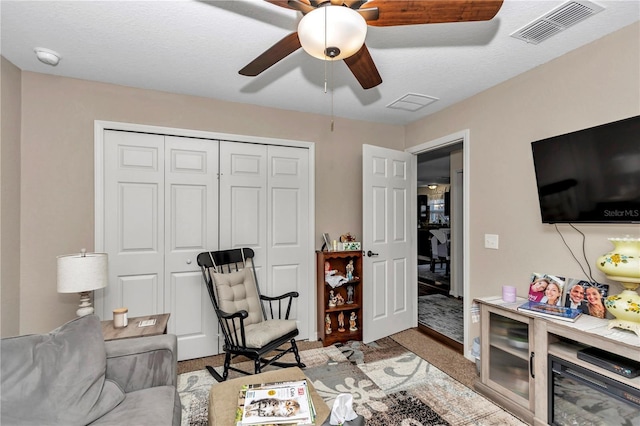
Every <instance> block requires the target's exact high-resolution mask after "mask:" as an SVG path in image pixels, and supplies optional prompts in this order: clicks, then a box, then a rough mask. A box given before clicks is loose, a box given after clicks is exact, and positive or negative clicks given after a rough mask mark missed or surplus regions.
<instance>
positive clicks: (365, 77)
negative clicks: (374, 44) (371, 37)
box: [344, 44, 382, 89]
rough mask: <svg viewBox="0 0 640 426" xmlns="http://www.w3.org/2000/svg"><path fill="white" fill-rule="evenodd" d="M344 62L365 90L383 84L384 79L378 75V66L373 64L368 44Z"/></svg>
mask: <svg viewBox="0 0 640 426" xmlns="http://www.w3.org/2000/svg"><path fill="white" fill-rule="evenodd" d="M344 62H345V63H346V64H347V66H348V67H349V69H350V70H351V72H352V73H353V75H354V76H355V77H356V79H357V80H358V82H359V83H360V85H361V86H362V88H363V89H371V88H372V87H376V86H377V85H378V84H380V83H382V77H380V74H379V73H378V69H377V68H376V64H374V63H373V59H372V58H371V55H370V54H369V49H367V45H366V44H363V45H362V47H361V48H360V50H358V52H357V53H356V54H354V55H352V56H349V57H348V58H345V59H344Z"/></svg>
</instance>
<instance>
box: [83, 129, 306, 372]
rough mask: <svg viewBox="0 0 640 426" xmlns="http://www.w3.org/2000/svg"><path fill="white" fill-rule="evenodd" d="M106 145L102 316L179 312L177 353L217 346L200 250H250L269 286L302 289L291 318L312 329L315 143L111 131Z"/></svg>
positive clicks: (101, 163) (267, 289)
mask: <svg viewBox="0 0 640 426" xmlns="http://www.w3.org/2000/svg"><path fill="white" fill-rule="evenodd" d="M101 148H102V152H101V153H100V154H102V157H101V159H98V157H97V160H96V164H97V165H96V174H97V177H96V181H97V182H98V185H97V186H96V188H97V189H96V200H97V203H96V206H97V207H96V209H97V210H98V209H101V211H99V212H97V213H98V214H97V216H101V217H103V218H104V220H103V225H102V226H101V225H100V223H99V221H98V220H96V228H97V230H96V234H97V235H99V236H100V237H101V239H102V241H103V244H102V247H101V250H102V251H104V252H106V253H108V254H109V285H108V286H107V288H105V289H104V290H102V291H100V292H96V310H97V312H98V313H99V314H100V315H101V316H102V317H103V319H110V318H111V312H112V310H113V309H114V308H117V307H122V306H126V307H128V308H129V313H130V315H131V316H141V315H150V314H158V313H171V319H170V321H169V325H168V332H169V333H174V334H176V335H177V336H178V345H179V351H178V353H179V357H180V359H181V360H182V359H191V358H196V357H203V356H208V355H213V354H216V353H218V352H219V342H218V330H217V319H216V318H215V314H214V312H213V308H212V306H211V301H210V299H209V295H208V294H207V291H206V288H205V287H204V286H203V285H202V276H201V272H200V269H199V268H198V265H197V262H196V256H197V254H198V253H200V252H202V251H208V250H217V249H218V248H225V249H227V248H235V247H251V248H252V249H254V251H255V252H256V267H257V270H258V274H259V280H260V285H261V290H262V292H263V293H264V294H274V293H273V292H276V293H278V294H280V293H283V292H285V291H292V290H295V291H298V292H299V293H300V297H299V298H298V299H297V300H296V302H295V303H296V305H295V306H294V312H293V313H292V315H295V314H297V313H299V314H300V315H299V316H296V318H298V321H299V324H298V328H299V330H300V338H302V339H304V338H309V337H310V336H309V335H310V332H309V330H310V327H309V325H310V318H313V316H311V315H308V312H306V311H305V309H304V307H305V306H307V305H309V304H312V303H313V290H314V287H313V282H312V281H310V280H309V276H310V275H311V273H310V268H312V267H313V264H312V263H311V262H312V261H313V256H312V254H313V252H312V251H311V250H309V248H310V238H309V232H308V229H309V228H310V226H312V224H311V219H310V214H309V211H310V208H309V203H310V189H309V187H310V184H309V152H308V151H309V150H308V149H304V148H298V147H282V146H270V145H264V144H252V143H242V142H229V141H218V140H212V139H206V138H195V137H181V136H173V135H163V134H157V133H139V132H131V131H120V130H107V129H105V130H104V131H103V138H102V144H101ZM100 172H101V173H103V174H102V175H98V174H99V173H100ZM100 183H101V185H100ZM98 228H101V229H98ZM99 239H100V238H98V237H97V238H96V240H97V241H96V247H99V244H98V240H99Z"/></svg>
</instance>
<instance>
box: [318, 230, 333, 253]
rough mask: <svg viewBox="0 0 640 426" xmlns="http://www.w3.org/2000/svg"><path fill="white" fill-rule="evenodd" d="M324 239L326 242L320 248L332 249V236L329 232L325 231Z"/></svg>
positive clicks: (324, 249) (323, 249) (322, 249)
mask: <svg viewBox="0 0 640 426" xmlns="http://www.w3.org/2000/svg"><path fill="white" fill-rule="evenodd" d="M322 239H323V241H324V243H323V244H322V248H321V249H320V250H321V251H331V237H330V236H329V234H328V233H327V232H324V233H323V234H322Z"/></svg>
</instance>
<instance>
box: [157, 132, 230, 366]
mask: <svg viewBox="0 0 640 426" xmlns="http://www.w3.org/2000/svg"><path fill="white" fill-rule="evenodd" d="M165 159H166V167H165V170H166V171H165V183H164V188H165V199H166V206H165V217H166V220H165V235H166V238H165V283H164V292H165V312H171V317H170V319H169V326H168V328H169V330H168V331H169V332H170V333H174V334H176V335H177V336H178V344H179V351H178V356H179V359H191V358H197V357H203V356H208V355H212V354H215V353H217V352H218V343H217V338H218V328H217V320H216V316H215V312H214V310H213V306H212V305H211V301H210V299H209V294H208V292H207V290H206V287H205V286H204V285H203V283H202V274H201V272H200V268H199V267H198V264H197V262H196V257H197V256H198V253H201V252H203V251H210V250H217V247H218V244H217V241H218V232H217V227H218V182H217V174H218V142H217V141H212V140H200V139H194V138H181V137H175V136H167V137H165Z"/></svg>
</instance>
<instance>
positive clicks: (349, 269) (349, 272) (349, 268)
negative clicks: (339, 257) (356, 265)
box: [346, 259, 353, 281]
mask: <svg viewBox="0 0 640 426" xmlns="http://www.w3.org/2000/svg"><path fill="white" fill-rule="evenodd" d="M346 269H347V280H349V281H352V280H353V259H351V260H350V261H349V263H348V264H347V267H346Z"/></svg>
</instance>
